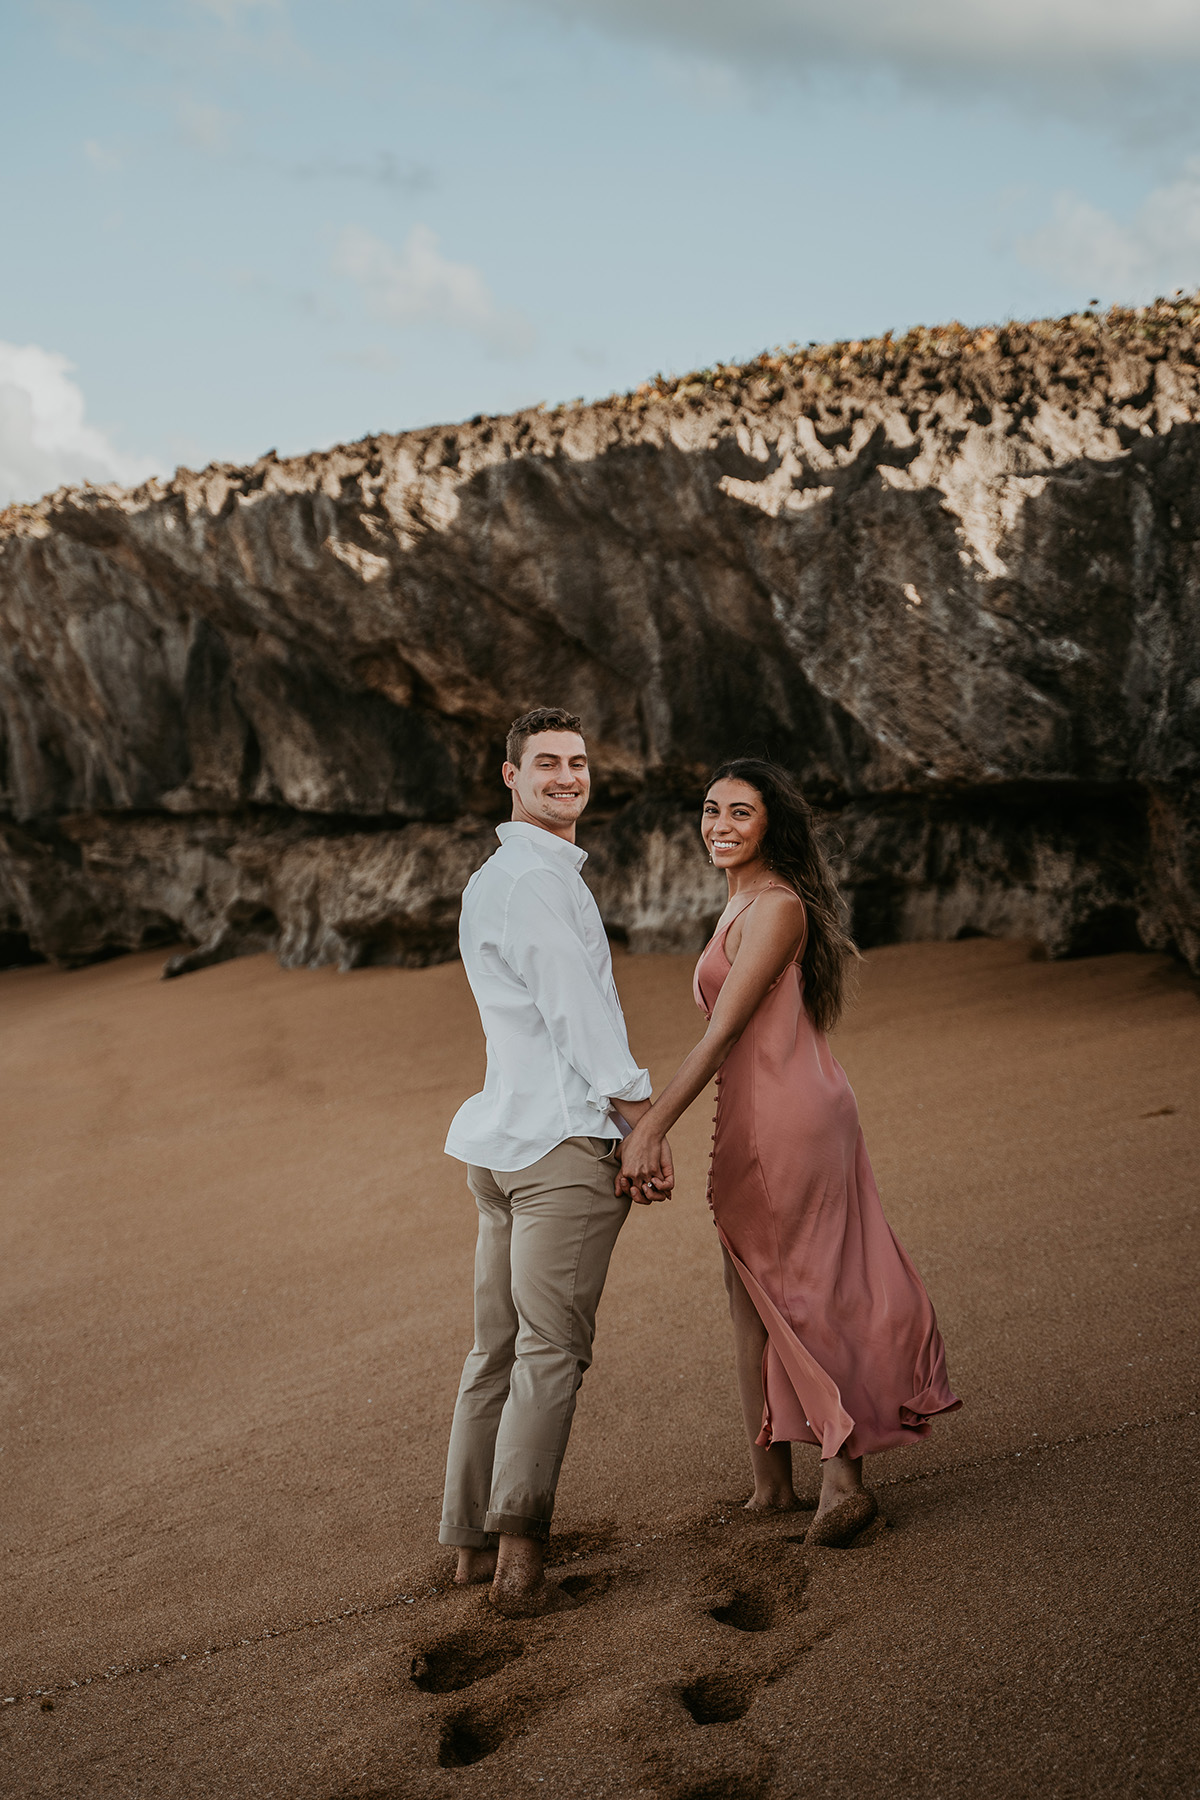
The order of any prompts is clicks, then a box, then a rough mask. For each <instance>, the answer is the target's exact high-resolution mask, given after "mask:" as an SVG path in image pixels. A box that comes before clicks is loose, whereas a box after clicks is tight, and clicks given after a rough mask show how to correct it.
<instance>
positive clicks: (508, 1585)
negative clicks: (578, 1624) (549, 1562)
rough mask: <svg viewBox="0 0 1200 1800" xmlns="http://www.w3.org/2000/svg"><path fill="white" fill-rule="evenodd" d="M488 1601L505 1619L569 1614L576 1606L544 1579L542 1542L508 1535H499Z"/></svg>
mask: <svg viewBox="0 0 1200 1800" xmlns="http://www.w3.org/2000/svg"><path fill="white" fill-rule="evenodd" d="M488 1598H489V1600H490V1601H491V1603H492V1605H493V1606H494V1607H495V1608H496V1611H497V1612H498V1613H503V1615H504V1617H505V1618H506V1619H531V1618H537V1617H538V1616H539V1615H540V1614H542V1613H550V1612H569V1611H570V1610H571V1608H572V1607H573V1606H574V1605H575V1602H574V1600H572V1599H571V1597H570V1595H569V1594H564V1593H563V1591H562V1589H561V1588H560V1587H558V1586H557V1585H556V1584H555V1583H554V1582H552V1581H547V1580H546V1575H545V1570H544V1567H543V1550H542V1543H541V1539H540V1538H528V1537H509V1536H508V1535H507V1534H505V1535H502V1536H501V1539H500V1545H499V1548H498V1550H497V1552H496V1573H495V1576H494V1577H493V1580H492V1588H491V1592H490V1594H489V1595H488Z"/></svg>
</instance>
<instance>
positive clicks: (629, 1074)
mask: <svg viewBox="0 0 1200 1800" xmlns="http://www.w3.org/2000/svg"><path fill="white" fill-rule="evenodd" d="M500 953H501V955H502V957H503V958H504V961H505V962H506V963H507V964H508V966H509V968H510V969H512V971H513V973H514V974H515V975H517V976H519V977H520V979H521V981H523V982H524V984H525V986H526V988H527V989H528V991H529V995H530V998H531V999H532V1000H533V1003H534V1005H535V1006H536V1007H537V1009H538V1011H539V1013H540V1014H541V1016H542V1018H543V1020H544V1021H545V1024H546V1029H547V1031H548V1032H549V1033H550V1036H551V1037H552V1039H553V1040H554V1043H555V1045H556V1046H557V1048H558V1051H559V1053H560V1055H561V1056H562V1057H563V1059H564V1061H566V1062H568V1063H570V1065H571V1067H572V1068H573V1069H575V1070H576V1071H577V1073H578V1074H579V1075H581V1076H582V1077H583V1079H584V1080H585V1081H586V1082H587V1084H588V1102H589V1104H590V1105H593V1106H595V1107H596V1108H598V1110H599V1111H601V1112H607V1111H608V1108H609V1104H610V1102H611V1101H613V1100H648V1099H649V1098H650V1092H651V1084H650V1076H649V1074H648V1073H647V1071H646V1070H645V1069H640V1068H639V1067H638V1065H637V1064H636V1063H635V1062H634V1060H633V1055H632V1053H631V1051H630V1048H629V1040H628V1038H627V1036H626V1033H625V1021H624V1019H623V1018H622V1016H621V1010H620V1006H619V1004H618V1002H617V999H616V994H615V992H613V993H606V992H605V989H604V985H603V983H602V982H601V980H600V979H599V976H598V974H597V971H596V968H595V965H594V963H593V961H592V957H591V956H590V955H589V953H588V948H587V945H586V944H585V943H584V941H583V939H582V938H581V937H580V936H579V934H578V932H577V931H576V930H575V929H574V928H573V926H572V924H571V921H570V919H569V917H567V916H566V913H565V909H564V907H563V901H562V887H561V883H560V881H559V879H558V877H557V876H556V875H555V874H554V872H553V871H552V870H550V869H547V868H538V869H530V870H528V871H527V872H526V873H524V874H523V875H522V876H521V878H520V880H519V881H517V882H515V883H514V885H513V890H512V895H511V896H510V900H509V905H508V908H507V915H506V918H505V922H504V931H503V934H502V938H501V945H500Z"/></svg>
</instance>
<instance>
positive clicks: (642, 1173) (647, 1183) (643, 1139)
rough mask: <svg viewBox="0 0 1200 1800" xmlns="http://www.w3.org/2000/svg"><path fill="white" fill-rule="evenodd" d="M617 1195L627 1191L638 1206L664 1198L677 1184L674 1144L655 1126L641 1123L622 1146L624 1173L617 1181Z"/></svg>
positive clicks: (648, 1204)
mask: <svg viewBox="0 0 1200 1800" xmlns="http://www.w3.org/2000/svg"><path fill="white" fill-rule="evenodd" d="M614 1185H615V1187H616V1191H617V1193H618V1194H628V1195H629V1197H630V1198H631V1199H632V1201H633V1203H634V1205H635V1206H650V1205H651V1204H652V1203H653V1202H654V1201H655V1200H665V1199H667V1197H668V1195H669V1194H670V1192H671V1189H672V1188H673V1187H674V1186H675V1165H674V1164H673V1163H672V1161H671V1146H670V1145H669V1144H668V1142H667V1140H666V1138H665V1137H664V1136H663V1135H662V1133H661V1132H659V1131H656V1130H655V1128H654V1126H653V1125H650V1124H642V1123H639V1124H637V1125H635V1126H634V1128H633V1130H632V1131H631V1132H630V1133H629V1136H628V1137H627V1138H626V1139H625V1140H624V1142H623V1143H622V1145H621V1173H620V1174H619V1175H618V1176H617V1179H616V1182H615V1184H614Z"/></svg>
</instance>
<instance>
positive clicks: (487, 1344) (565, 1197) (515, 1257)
mask: <svg viewBox="0 0 1200 1800" xmlns="http://www.w3.org/2000/svg"><path fill="white" fill-rule="evenodd" d="M506 756H507V761H506V762H505V764H504V771H503V772H504V781H505V784H506V785H507V786H508V787H509V788H510V789H511V790H512V821H511V823H509V824H506V825H501V826H499V827H498V829H497V832H496V835H497V837H498V838H499V839H500V848H499V850H497V851H496V852H495V854H494V855H493V856H492V857H491V858H490V859H489V860H488V861H487V862H486V863H485V864H484V866H483V868H482V869H480V870H479V871H478V872H477V873H476V874H474V875H472V877H471V879H470V881H469V882H468V883H467V888H466V892H465V893H464V895H463V909H462V923H461V926H460V929H459V942H460V946H461V949H462V959H463V965H464V967H465V969H466V972H467V979H468V980H469V982H470V984H471V991H472V992H473V994H474V996H475V1001H476V1004H477V1006H478V1007H479V1015H480V1019H481V1021H482V1024H483V1028H484V1033H485V1035H486V1037H487V1076H486V1079H485V1082H484V1087H483V1092H482V1093H480V1094H476V1095H475V1096H474V1097H473V1098H472V1099H470V1100H468V1101H467V1102H466V1104H465V1105H464V1106H462V1107H461V1108H460V1109H459V1111H458V1113H457V1114H456V1115H455V1118H454V1122H453V1124H452V1125H451V1127H450V1134H449V1136H448V1137H447V1139H446V1151H447V1153H448V1155H450V1156H454V1157H457V1158H458V1159H459V1160H460V1161H462V1162H465V1163H466V1164H467V1181H468V1185H469V1186H470V1189H471V1192H472V1193H473V1194H474V1196H475V1201H476V1205H477V1206H478V1208H479V1238H478V1244H477V1247H476V1253H475V1345H474V1348H473V1349H472V1351H471V1353H470V1355H469V1356H468V1357H467V1361H466V1365H465V1367H464V1369H463V1374H462V1382H461V1385H460V1387H459V1392H458V1402H457V1404H456V1406H455V1409H454V1423H453V1425H452V1426H451V1430H450V1450H449V1454H448V1456H447V1461H446V1495H445V1503H444V1506H443V1510H442V1526H441V1531H440V1533H439V1537H440V1541H441V1542H442V1543H443V1544H452V1545H455V1546H456V1547H457V1549H458V1570H457V1573H456V1575H455V1580H456V1581H457V1582H459V1583H460V1584H465V1583H469V1582H484V1581H490V1582H491V1584H492V1585H491V1596H490V1597H491V1600H492V1603H493V1605H495V1606H496V1607H497V1608H498V1609H499V1610H500V1611H501V1612H504V1613H506V1614H509V1615H510V1616H517V1615H522V1614H531V1613H538V1612H546V1611H550V1610H555V1609H557V1608H559V1607H561V1606H565V1605H568V1604H569V1602H568V1601H567V1598H566V1596H565V1595H564V1594H563V1593H562V1592H561V1590H560V1589H559V1588H557V1587H555V1586H553V1585H551V1584H550V1583H548V1582H547V1581H546V1579H545V1575H544V1573H543V1567H542V1560H543V1545H544V1543H545V1540H546V1538H547V1536H548V1535H549V1529H550V1516H551V1513H552V1512H553V1510H554V1493H555V1489H556V1487H557V1485H558V1475H559V1469H560V1467H561V1464H562V1458H563V1452H564V1450H565V1449H566V1445H567V1438H568V1435H569V1433H570V1429H571V1419H572V1416H573V1415H574V1411H575V1395H576V1392H577V1391H578V1388H579V1384H580V1382H581V1381H582V1380H583V1376H584V1371H585V1370H586V1369H587V1368H588V1365H589V1364H590V1362H591V1359H592V1338H593V1335H594V1331H595V1322H596V1307H597V1304H598V1302H599V1299H600V1294H601V1291H602V1289H603V1287H604V1279H605V1276H606V1275H607V1273H608V1263H609V1258H610V1256H611V1255H612V1249H613V1245H614V1244H615V1243H616V1240H617V1233H618V1232H619V1231H620V1229H621V1226H622V1225H623V1224H624V1222H625V1218H626V1215H627V1213H628V1211H629V1204H630V1202H629V1198H628V1197H627V1196H626V1195H618V1194H617V1192H616V1178H617V1176H618V1175H619V1173H620V1158H619V1156H618V1154H617V1152H618V1149H619V1146H620V1142H621V1136H622V1127H621V1126H620V1125H619V1124H618V1123H617V1120H616V1118H615V1117H614V1113H616V1114H619V1115H620V1117H621V1118H622V1119H624V1120H626V1121H627V1122H628V1124H629V1125H633V1124H635V1123H636V1122H637V1120H638V1119H639V1118H641V1116H642V1114H643V1113H644V1112H645V1111H646V1109H647V1108H648V1106H649V1104H650V1078H649V1076H648V1075H647V1073H646V1071H645V1070H644V1069H640V1068H639V1067H638V1066H637V1064H636V1063H635V1062H634V1060H633V1057H632V1056H631V1055H630V1051H629V1042H628V1039H627V1037H626V1032H625V1020H624V1018H623V1017H622V1014H621V1007H620V1002H619V1001H618V999H617V991H616V987H615V985H614V982H613V975H612V962H611V958H610V956H609V950H608V940H607V938H606V937H605V933H604V927H603V925H602V924H601V921H600V913H599V910H598V909H597V906H596V902H595V901H594V900H593V898H592V896H591V894H590V892H589V891H588V889H587V887H586V885H585V884H584V881H583V878H582V876H581V875H580V873H579V871H580V869H581V868H582V867H583V864H584V862H585V861H586V857H587V853H586V851H583V850H580V849H578V848H577V847H576V844H575V823H576V820H577V819H578V818H579V816H580V814H581V813H582V811H583V809H584V807H585V806H586V805H587V801H588V794H589V791H590V786H591V781H590V776H589V773H588V760H587V747H586V745H585V743H584V741H583V736H582V730H581V726H580V721H579V720H578V719H577V718H576V717H575V716H574V714H572V713H568V712H564V711H562V710H561V708H558V707H539V708H537V710H536V711H534V712H529V713H525V714H524V715H523V717H521V718H519V719H517V720H516V722H515V723H514V724H513V725H512V727H511V728H510V730H509V733H508V741H507V744H506ZM673 1182H674V1175H673V1172H672V1170H671V1167H670V1154H669V1152H668V1153H667V1155H666V1156H665V1157H664V1159H663V1167H662V1168H661V1169H660V1170H659V1172H658V1176H657V1179H656V1180H655V1181H653V1182H651V1183H648V1184H647V1185H646V1186H645V1187H644V1189H643V1190H642V1192H641V1193H639V1194H635V1195H634V1198H635V1199H639V1200H642V1201H649V1200H651V1199H663V1198H665V1197H666V1195H667V1193H669V1192H670V1189H671V1187H672V1185H673Z"/></svg>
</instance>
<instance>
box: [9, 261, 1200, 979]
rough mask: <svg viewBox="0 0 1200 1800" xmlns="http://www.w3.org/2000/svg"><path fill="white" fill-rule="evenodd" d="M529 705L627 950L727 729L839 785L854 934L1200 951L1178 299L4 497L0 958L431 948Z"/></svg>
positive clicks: (852, 348) (1199, 608)
mask: <svg viewBox="0 0 1200 1800" xmlns="http://www.w3.org/2000/svg"><path fill="white" fill-rule="evenodd" d="M545 702H553V703H557V704H564V705H568V706H571V707H574V708H575V709H576V710H578V711H579V712H580V713H582V714H583V715H584V716H585V718H586V721H587V724H588V728H589V735H590V742H591V750H592V756H593V762H594V768H595V804H594V808H593V812H592V814H591V815H590V818H591V821H592V822H591V823H590V824H589V825H588V827H587V830H586V833H585V834H584V841H585V842H586V844H587V846H588V848H589V850H590V851H591V852H592V858H591V862H590V864H589V873H590V876H591V878H592V880H593V883H594V885H595V887H596V890H597V893H598V897H599V899H600V903H601V907H602V910H603V912H604V915H605V918H606V920H607V922H608V924H609V926H610V928H611V929H612V930H613V931H614V933H615V934H617V935H623V936H624V937H625V938H626V939H627V941H628V943H629V944H630V946H631V948H633V949H652V948H662V947H673V948H681V949H682V948H690V947H692V946H694V945H695V944H696V943H697V942H698V941H699V940H700V938H701V937H702V934H703V933H704V931H705V929H706V927H707V925H708V923H709V921H710V920H711V918H712V916H713V915H714V913H715V912H716V911H717V909H718V908H719V905H720V903H721V898H722V887H723V884H721V883H719V882H717V881H715V880H714V879H713V877H712V874H711V872H710V871H709V870H708V869H707V866H706V864H705V863H704V862H703V860H702V859H701V856H700V854H699V850H698V846H697V841H696V837H695V830H694V822H693V821H694V809H695V805H696V802H697V799H698V795H699V791H700V784H701V782H702V780H703V776H704V772H705V771H706V769H708V768H710V767H711V766H712V764H713V762H714V761H715V760H716V759H717V758H719V757H721V756H723V755H725V754H727V753H730V752H734V751H738V750H745V749H748V750H751V751H756V752H761V751H766V752H768V753H769V754H771V755H773V756H775V757H777V758H778V759H780V760H781V761H783V762H785V763H787V764H788V765H789V766H790V767H791V768H792V769H794V770H795V771H796V772H797V773H798V775H799V776H800V777H801V779H802V781H803V782H804V784H805V785H806V787H807V789H808V791H809V793H810V795H811V797H812V798H813V799H814V800H815V801H817V802H818V803H819V804H820V805H821V806H822V807H823V808H825V809H827V811H828V813H829V814H830V816H831V818H832V821H833V823H834V824H835V825H836V827H837V831H838V833H839V835H840V839H841V843H842V846H843V847H842V850H841V852H840V857H841V870H842V874H843V877H844V880H845V884H846V890H847V895H848V898H849V899H850V901H851V904H852V907H853V915H854V926H855V929H856V931H857V933H858V936H859V939H860V941H861V942H863V943H865V944H875V943H881V942H886V941H889V940H893V939H899V938H912V937H947V936H956V935H966V934H971V933H977V932H984V933H996V934H1024V935H1028V936H1030V937H1032V938H1034V939H1036V940H1038V941H1039V942H1040V943H1041V945H1042V946H1043V947H1044V949H1045V951H1046V953H1048V954H1050V955H1055V956H1057V955H1063V954H1071V953H1078V952H1087V951H1097V950H1103V949H1106V948H1112V947H1124V946H1134V945H1136V944H1138V943H1141V944H1144V945H1147V946H1152V947H1154V948H1170V949H1173V950H1175V951H1176V952H1178V953H1179V954H1180V955H1182V956H1183V957H1184V958H1186V960H1187V961H1188V962H1189V963H1190V965H1191V967H1192V968H1193V969H1200V806H1198V804H1197V798H1196V777H1197V769H1198V765H1200V296H1198V297H1197V298H1196V299H1195V300H1192V301H1184V300H1179V301H1176V302H1173V303H1159V304H1157V305H1156V306H1154V307H1152V308H1143V309H1141V310H1139V311H1137V312H1112V313H1109V314H1107V315H1104V316H1102V317H1095V316H1092V315H1081V316H1076V317H1072V318H1069V319H1062V320H1057V321H1048V322H1043V323H1035V324H1029V325H1010V326H1006V327H1003V328H998V329H993V330H982V331H968V330H966V329H963V328H961V327H959V326H949V327H945V328H942V329H938V330H921V331H914V332H911V333H909V334H907V335H906V336H904V337H902V338H895V339H893V338H891V337H888V338H884V339H881V340H877V341H874V342H870V343H847V344H835V345H830V346H824V347H813V348H809V349H807V350H795V351H790V352H780V353H776V354H771V355H764V356H762V357H760V358H758V359H757V361H756V362H754V363H752V364H750V365H748V366H745V367H720V368H716V369H710V370H705V371H702V372H700V373H698V374H695V375H692V376H689V377H687V378H686V379H684V380H682V381H666V380H662V379H660V380H657V381H655V382H652V383H647V384H645V385H644V386H643V387H641V388H639V389H638V390H637V391H636V392H635V393H633V394H631V395H625V396H619V397H614V398H613V399H610V400H608V401H605V402H602V403H599V404H596V405H592V406H586V407H585V406H578V407H566V408H559V409H556V410H553V411H548V410H544V409H538V410H534V411H529V412H525V413H519V414H516V415H514V416H512V417H509V418H476V419H473V420H472V421H471V422H470V423H469V424H465V425H460V426H454V427H438V428H431V429H428V430H423V431H415V432H408V433H406V434H404V435H401V436H397V437H376V438H370V439H368V440H365V441H364V442H362V443H358V444H352V445H349V446H346V447H343V448H338V449H335V450H332V451H329V452H328V453H325V454H321V455H312V456H306V457H298V458H292V459H290V460H279V459H277V458H276V457H275V456H274V455H273V454H271V455H268V456H266V457H263V458H262V459H261V460H260V461H259V462H257V463H255V464H254V465H253V466H252V467H249V468H232V467H226V466H214V467H212V468H209V469H206V470H205V471H203V473H201V474H193V473H191V472H189V471H187V470H180V471H179V472H178V473H177V475H176V477H175V479H174V480H173V481H171V482H169V483H162V482H157V481H153V482H150V483H148V484H147V485H146V486H144V487H142V488H139V489H137V490H136V491H133V492H123V491H119V490H116V489H90V488H89V489H72V490H64V491H61V492H59V493H57V494H54V495H51V496H50V497H48V498H47V499H45V500H43V501H41V502H40V503H38V504H37V505H36V506H29V507H21V508H14V509H10V511H9V512H8V513H7V514H5V515H3V517H2V518H0V934H2V935H0V951H4V952H6V953H7V960H10V961H11V960H15V959H18V958H20V957H21V956H27V955H34V954H40V955H45V956H49V957H53V958H55V959H57V960H60V961H64V962H77V961H82V960H86V959H88V958H92V957H97V956H102V955H105V954H109V953H111V952H113V951H114V950H118V949H124V948H133V947H137V946H145V945H151V944H155V943H163V944H168V943H170V944H173V945H174V944H179V943H181V942H182V943H183V944H184V945H185V946H186V947H185V948H184V949H183V950H182V951H180V952H178V953H177V954H176V955H175V956H174V957H173V958H172V960H171V962H170V964H169V965H168V966H169V967H170V968H171V969H173V970H175V971H180V970H183V969H187V968H194V967H198V966H202V965H203V964H204V963H207V962H211V961H214V960H216V959H219V958H221V957H224V956H229V955H235V954H238V953H239V952H243V951H247V950H251V949H258V948H263V947H271V948H274V949H275V950H277V952H278V954H279V955H280V957H281V958H282V960H283V961H284V962H286V963H288V964H318V963H326V962H331V961H332V962H337V963H340V964H341V965H343V966H352V965H355V964H360V963H364V962H380V961H382V962H399V963H416V962H424V961H429V960H433V959H437V958H440V957H444V956H447V955H449V954H452V951H453V943H454V931H455V922H456V916H457V900H458V894H459V891H460V889H461V886H462V883H463V881H464V880H465V878H466V876H467V874H468V873H469V871H470V870H471V868H472V867H473V866H475V865H476V864H477V863H478V862H479V861H480V860H481V859H482V857H483V856H484V855H486V854H487V852H488V850H489V848H490V846H491V843H492V842H493V840H492V838H491V832H490V823H489V821H491V820H494V819H495V818H496V817H497V816H498V814H499V802H500V797H501V790H500V788H499V784H498V779H497V769H498V764H499V761H500V759H501V754H502V741H503V733H504V728H505V726H506V724H507V722H508V721H509V720H510V719H511V718H512V717H513V715H514V714H516V713H517V712H519V711H521V710H523V709H524V708H526V707H528V706H531V705H535V704H540V703H545ZM0 960H2V958H0Z"/></svg>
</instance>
